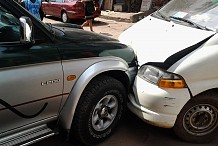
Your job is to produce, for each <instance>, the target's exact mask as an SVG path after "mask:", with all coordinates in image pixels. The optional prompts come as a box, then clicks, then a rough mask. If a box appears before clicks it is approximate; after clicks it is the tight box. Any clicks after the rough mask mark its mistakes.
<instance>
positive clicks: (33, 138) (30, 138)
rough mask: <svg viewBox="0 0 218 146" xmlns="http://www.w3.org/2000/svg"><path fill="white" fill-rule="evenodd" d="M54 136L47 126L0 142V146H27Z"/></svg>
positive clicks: (32, 129) (35, 128) (8, 137)
mask: <svg viewBox="0 0 218 146" xmlns="http://www.w3.org/2000/svg"><path fill="white" fill-rule="evenodd" d="M54 134H55V132H54V131H52V130H51V129H50V128H48V127H47V125H41V126H38V127H34V128H31V129H28V130H25V131H22V132H19V133H16V134H13V135H10V136H7V137H5V138H2V139H1V140H0V146H15V145H16V146H18V145H19V146H27V145H30V144H32V143H35V142H37V141H40V140H42V139H45V138H47V137H50V136H53V135H54Z"/></svg>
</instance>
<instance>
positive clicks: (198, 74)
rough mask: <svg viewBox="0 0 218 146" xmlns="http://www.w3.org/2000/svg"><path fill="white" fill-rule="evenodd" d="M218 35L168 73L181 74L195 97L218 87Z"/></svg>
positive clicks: (176, 64) (172, 67)
mask: <svg viewBox="0 0 218 146" xmlns="http://www.w3.org/2000/svg"><path fill="white" fill-rule="evenodd" d="M217 40H218V35H217V34H216V35H214V36H213V37H212V38H210V39H209V40H208V41H207V42H206V43H205V44H203V45H202V46H201V47H199V48H198V49H196V50H195V51H193V52H191V53H190V54H188V55H187V56H185V57H184V58H182V59H181V60H179V61H178V62H177V63H175V64H174V65H173V66H171V67H170V68H169V70H168V71H170V72H175V73H177V74H180V75H181V76H182V77H183V78H184V79H185V81H186V83H187V85H188V87H189V89H190V91H191V93H192V95H193V96H195V95H197V94H199V93H201V92H204V91H206V90H209V89H212V88H217V87H218V74H217V72H218V68H217V64H216V63H217V62H218V57H217V56H218V42H217Z"/></svg>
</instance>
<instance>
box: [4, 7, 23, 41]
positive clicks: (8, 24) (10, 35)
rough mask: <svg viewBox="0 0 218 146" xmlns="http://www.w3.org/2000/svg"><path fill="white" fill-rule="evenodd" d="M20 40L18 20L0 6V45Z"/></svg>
mask: <svg viewBox="0 0 218 146" xmlns="http://www.w3.org/2000/svg"><path fill="white" fill-rule="evenodd" d="M19 40H20V27H19V20H18V19H17V18H16V17H14V16H13V15H12V14H11V13H10V12H9V11H7V10H6V9H4V8H3V7H2V6H0V44H1V43H3V42H16V41H19Z"/></svg>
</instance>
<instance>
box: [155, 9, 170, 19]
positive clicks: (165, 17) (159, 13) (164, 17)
mask: <svg viewBox="0 0 218 146" xmlns="http://www.w3.org/2000/svg"><path fill="white" fill-rule="evenodd" d="M157 14H158V15H159V16H161V18H163V19H164V20H166V21H170V18H169V17H167V16H165V15H163V14H162V13H161V12H159V11H157Z"/></svg>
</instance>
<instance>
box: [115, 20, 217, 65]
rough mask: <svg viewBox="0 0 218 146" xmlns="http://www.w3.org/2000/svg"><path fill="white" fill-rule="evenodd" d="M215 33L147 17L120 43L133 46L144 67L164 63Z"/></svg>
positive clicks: (125, 33) (125, 34) (130, 30)
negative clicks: (147, 64)
mask: <svg viewBox="0 0 218 146" xmlns="http://www.w3.org/2000/svg"><path fill="white" fill-rule="evenodd" d="M214 33H215V32H213V31H205V30H200V29H196V28H192V27H187V26H184V25H179V24H176V23H174V22H172V21H171V22H168V21H164V20H161V19H158V18H154V17H152V16H147V17H146V18H144V19H142V20H141V21H139V22H137V23H136V24H134V25H133V26H131V27H130V28H128V29H127V30H125V31H124V32H123V33H122V34H121V35H120V36H119V41H121V42H122V43H124V44H127V45H130V46H132V47H133V49H134V51H135V53H136V55H137V57H138V61H139V65H143V64H144V63H146V62H163V61H165V60H166V59H167V58H168V57H169V56H171V55H172V54H174V53H176V52H178V51H180V50H183V49H185V48H187V47H189V46H192V45H194V44H196V43H198V42H200V41H202V40H204V39H205V38H207V37H209V36H211V35H212V34H214Z"/></svg>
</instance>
